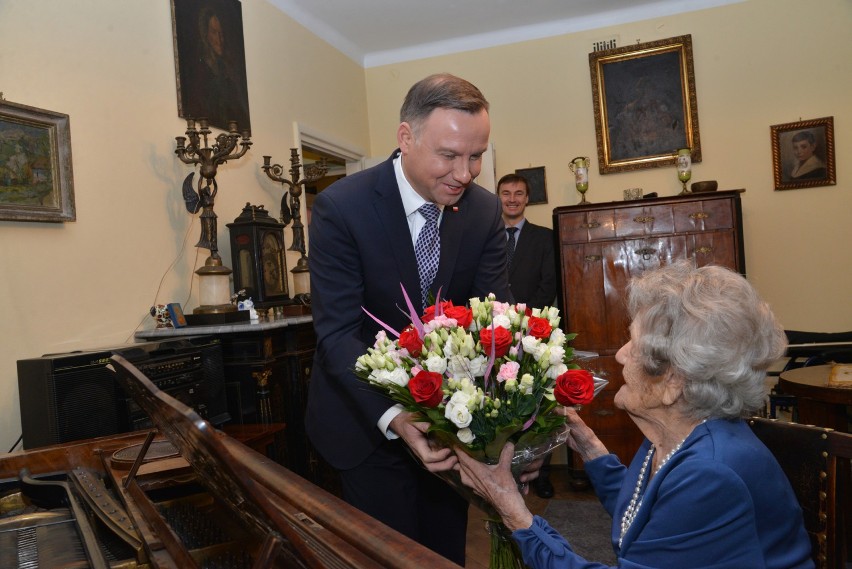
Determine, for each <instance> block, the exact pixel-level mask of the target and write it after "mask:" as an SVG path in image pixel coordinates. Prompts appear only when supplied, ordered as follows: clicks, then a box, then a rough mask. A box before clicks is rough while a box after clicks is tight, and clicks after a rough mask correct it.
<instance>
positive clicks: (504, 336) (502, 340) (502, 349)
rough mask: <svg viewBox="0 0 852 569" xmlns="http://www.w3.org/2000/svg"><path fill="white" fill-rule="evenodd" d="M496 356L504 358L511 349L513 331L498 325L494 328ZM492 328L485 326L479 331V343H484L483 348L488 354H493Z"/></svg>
mask: <svg viewBox="0 0 852 569" xmlns="http://www.w3.org/2000/svg"><path fill="white" fill-rule="evenodd" d="M493 335H494V352H495V354H494V357H495V358H502V357H503V356H505V355H506V352H508V351H509V346H511V345H512V333H511V332H509V331H508V330H506V329H505V328H503V327H502V326H497V327H495V328H494V334H493ZM491 336H492V334H491V328H483V329H482V330H480V331H479V343H480V344H482V349H483V351H485V353H486V354H487V355H489V356H490V355H491Z"/></svg>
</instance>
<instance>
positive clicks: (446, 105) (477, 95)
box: [399, 73, 488, 131]
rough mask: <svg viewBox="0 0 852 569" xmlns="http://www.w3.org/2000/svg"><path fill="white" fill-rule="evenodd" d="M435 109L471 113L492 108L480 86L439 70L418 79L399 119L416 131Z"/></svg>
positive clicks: (406, 97) (410, 91)
mask: <svg viewBox="0 0 852 569" xmlns="http://www.w3.org/2000/svg"><path fill="white" fill-rule="evenodd" d="M435 109H454V110H457V111H463V112H465V113H469V114H472V115H473V114H476V113H478V112H480V111H482V110H485V111H488V101H487V100H486V99H485V96H483V94H482V92H481V91H480V90H479V89H477V87H476V86H475V85H474V84H473V83H470V82H469V81H465V80H464V79H462V78H460V77H456V76H455V75H450V74H449V73H437V74H435V75H430V76H429V77H426V78H425V79H421V80H420V81H418V82H417V83H415V84H414V85H413V86H412V87H411V89H409V90H408V94H407V95H406V96H405V101H403V103H402V108H401V109H400V111H399V122H407V123H408V124H410V125H411V127H412V129H414V130H415V131H416V130H417V127H419V126H420V124H421V123H422V122H423V121H424V120H426V118H427V117H428V116H429V115H430V114H431V113H432V111H434V110H435Z"/></svg>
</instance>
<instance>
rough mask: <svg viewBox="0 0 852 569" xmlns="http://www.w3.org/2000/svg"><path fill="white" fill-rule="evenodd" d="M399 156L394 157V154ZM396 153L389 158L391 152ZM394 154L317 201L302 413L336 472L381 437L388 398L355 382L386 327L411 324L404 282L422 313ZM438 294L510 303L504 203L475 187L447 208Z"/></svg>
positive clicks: (312, 230)
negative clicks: (310, 341) (311, 344)
mask: <svg viewBox="0 0 852 569" xmlns="http://www.w3.org/2000/svg"><path fill="white" fill-rule="evenodd" d="M395 155H396V153H394V156H395ZM392 158H393V157H392ZM392 158H391V159H389V160H387V161H385V162H383V163H382V164H379V165H377V166H375V167H373V168H370V169H368V170H364V171H362V172H358V173H356V174H354V175H352V176H347V177H345V178H343V179H341V180H340V181H338V182H336V183H334V184H333V185H332V186H330V187H329V188H327V189H325V190H324V191H322V192H321V193H320V194H319V195H318V196H317V199H316V200H315V201H314V205H313V208H312V210H311V223H310V254H309V266H310V272H311V304H312V310H313V318H314V328H315V330H316V334H317V350H316V354H315V357H314V367H313V369H312V372H311V382H310V390H309V393H308V403H307V411H306V418H305V426H306V429H307V432H308V436H309V437H310V439H311V442H312V443H313V445H314V447H315V448H316V449H317V450H318V451H319V452H320V454H322V456H323V457H324V458H325V459H326V460H327V461H328V462H329V463H330V464H331V465H332V466H334V467H335V468H338V469H349V468H353V467H355V466H357V465H358V464H360V463H361V462H363V461H364V460H365V459H366V458H367V456H369V455H370V453H371V452H372V451H373V450H374V449H375V448H376V447H377V446H378V445H379V444H381V443H382V442H383V441H385V440H387V439H386V437H385V436H384V434H383V433H381V432H380V431H379V429H378V428H377V427H376V423H377V422H378V420H379V418H380V417H381V416H382V414H383V413H384V412H385V411H386V410H387V409H388V408H390V407H391V406H392V402H391V400H390V399H388V398H386V397H384V396H382V395H380V394H378V393H377V392H376V391H375V390H374V389H373V388H371V387H369V386H368V385H367V384H366V383H364V382H363V381H361V380H359V379H357V378H356V377H355V375H354V374H353V373H352V370H353V368H354V366H355V360H356V359H357V358H358V356H360V355H361V354H363V353H365V352H366V349H367V347H368V346H371V345H372V344H373V342H374V341H375V336H376V333H377V332H378V331H379V330H380V326H379V325H378V324H377V323H376V322H375V321H373V319H372V318H370V317H369V316H367V315H366V314H365V313H364V311H363V310H362V307H363V308H364V309H366V310H368V311H369V312H370V313H371V314H373V315H375V316H376V317H377V318H378V319H380V320H381V321H382V322H385V323H387V324H388V325H390V326H391V327H393V328H394V329H395V330H397V331H401V330H402V329H403V328H404V327H405V326H406V325H408V324H409V323H410V320H409V318H408V316H407V310H406V304H405V300H404V297H403V294H402V289H401V287H400V285H402V286H404V287H405V289H406V291H407V292H408V295H409V298H410V299H411V301H412V302H413V304H414V307H415V308H416V309H417V310H418V311H419V313H422V308H423V307H422V306H420V304H421V300H420V294H419V291H420V284H419V276H418V272H417V261H416V260H415V256H414V245H413V244H412V242H411V232H410V230H409V227H408V222H407V221H406V218H405V210H404V209H403V205H402V198H401V197H400V194H399V187H398V186H397V183H396V176H395V175H394V168H393V161H392ZM440 231H441V258H440V263H439V266H438V274H437V276H436V277H435V282H434V283H433V287H432V290H433V292H436V293H437V291H438V288H439V287H440V288H441V297H442V298H444V299H449V300H452V301H453V302H454V303H455V304H459V305H466V304H467V302H468V299H470V298H471V297H474V296H478V297H481V296H485V295H486V294H488V293H490V292H493V293H494V294H496V295H497V298H498V299H501V300H509V299H510V293H509V289H508V282H507V278H506V237H505V235H506V234H505V231H504V225H503V221H502V218H501V208H500V202H499V200H498V199H497V197H496V196H495V195H494V194H492V193H490V192H488V191H487V190H485V189H483V188H481V187H479V186H476V185H471V186H470V187H468V189H467V190H466V191H465V192H464V194H463V196H462V198H461V199H460V200H459V202H458V203H457V204H456V207H447V208H444V214H443V218H442V220H441V228H440Z"/></svg>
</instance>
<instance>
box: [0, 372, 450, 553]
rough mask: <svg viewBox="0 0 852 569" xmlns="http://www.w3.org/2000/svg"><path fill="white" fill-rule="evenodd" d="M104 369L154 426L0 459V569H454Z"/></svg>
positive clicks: (150, 389) (151, 390)
mask: <svg viewBox="0 0 852 569" xmlns="http://www.w3.org/2000/svg"><path fill="white" fill-rule="evenodd" d="M111 360H112V361H111V364H110V367H111V369H112V370H113V371H114V372H115V374H116V378H117V380H118V381H119V382H120V384H121V385H122V387H123V388H124V389H125V390H126V391H127V392H128V393H129V394H132V396H133V398H134V399H135V400H136V402H137V403H138V404H139V405H140V407H142V408H143V409H144V410H145V411H147V412H148V414H149V415H150V416H151V418H152V420H153V422H154V424H155V425H156V429H152V430H150V431H144V432H136V433H127V434H122V435H116V436H111V437H102V438H97V439H91V440H88V441H82V442H75V443H69V444H63V445H55V446H51V447H45V448H41V449H33V450H30V451H28V452H24V453H19V454H10V455H0V567H2V568H4V569H5V568H9V567H18V568H26V569H36V568H50V569H84V568H92V569H106V568H110V569H134V568H144V569H148V568H152V569H153V568H173V569H187V568H203V569H220V568H221V569H225V568H228V569H231V568H233V569H242V568H246V569H248V568H252V569H260V568H269V567H275V568H279V567H280V568H285V567H286V568H290V567H295V568H320V567H331V568H345V567H354V568H376V569H379V568H412V567H430V568H436V569H443V568H451V567H454V568H458V566H457V565H455V564H454V563H452V562H450V561H448V560H446V559H444V558H443V557H441V556H439V555H437V554H435V553H433V552H432V551H430V550H428V549H426V548H424V547H423V546H421V545H419V544H417V543H415V542H414V541H412V540H410V539H408V538H407V537H405V536H403V535H401V534H399V533H398V532H396V531H394V530H392V529H390V528H389V527H387V526H385V525H384V524H382V523H380V522H378V521H376V520H374V519H373V518H371V517H369V516H367V515H365V514H363V513H361V512H360V511H358V510H356V509H354V508H352V507H351V506H349V505H348V504H346V503H344V502H343V501H341V500H339V499H338V498H336V497H335V496H333V495H331V494H329V493H327V492H325V491H323V490H322V489H321V488H318V487H316V486H314V485H312V484H311V483H309V482H308V481H306V480H304V479H303V478H301V477H299V476H297V475H295V474H293V473H292V472H290V471H289V470H287V469H285V468H284V467H282V466H281V465H279V464H277V463H275V462H273V461H271V460H270V459H268V458H266V457H265V456H263V455H262V454H260V453H257V452H255V451H254V450H252V449H250V448H248V447H246V446H244V445H243V444H241V443H239V442H238V441H236V440H235V439H232V438H231V437H228V436H227V435H225V434H224V433H221V432H219V431H217V430H215V429H214V428H213V427H212V426H211V425H210V424H209V423H207V422H206V421H204V420H203V419H201V417H199V416H198V415H197V414H196V413H195V412H194V411H193V410H192V409H190V408H189V407H187V406H186V405H184V404H182V403H181V402H179V401H177V400H176V399H174V398H172V397H170V396H169V395H167V394H166V393H163V392H161V391H160V390H159V389H158V388H157V387H156V386H155V385H154V384H153V383H152V382H151V381H150V380H149V379H148V378H146V377H145V376H144V375H143V374H142V373H141V372H140V371H139V370H138V369H137V368H135V367H134V366H133V365H132V364H131V363H129V362H128V361H127V360H125V359H124V358H122V357H121V356H120V355H114V356H112V358H111Z"/></svg>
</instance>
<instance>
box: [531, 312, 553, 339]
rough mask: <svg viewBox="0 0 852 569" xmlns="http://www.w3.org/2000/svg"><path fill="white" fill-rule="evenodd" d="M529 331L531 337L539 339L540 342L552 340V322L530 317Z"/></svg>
mask: <svg viewBox="0 0 852 569" xmlns="http://www.w3.org/2000/svg"><path fill="white" fill-rule="evenodd" d="M527 329H528V330H527V331H528V332H529V335H530V336H533V337H534V338H538V339H539V340H546V339H547V338H550V332H551V328H550V321H549V320H546V319H544V318H539V317H538V316H530V318H529V320H528V321H527Z"/></svg>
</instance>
